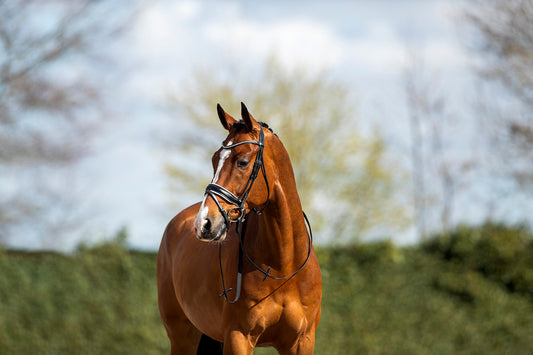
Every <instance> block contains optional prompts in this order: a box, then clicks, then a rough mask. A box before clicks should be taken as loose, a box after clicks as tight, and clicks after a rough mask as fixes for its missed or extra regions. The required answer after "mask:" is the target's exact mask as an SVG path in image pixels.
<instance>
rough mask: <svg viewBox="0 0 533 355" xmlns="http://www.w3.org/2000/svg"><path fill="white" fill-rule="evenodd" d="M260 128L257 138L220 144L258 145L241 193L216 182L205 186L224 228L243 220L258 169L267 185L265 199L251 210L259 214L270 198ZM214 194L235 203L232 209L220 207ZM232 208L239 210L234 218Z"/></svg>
mask: <svg viewBox="0 0 533 355" xmlns="http://www.w3.org/2000/svg"><path fill="white" fill-rule="evenodd" d="M259 127H260V128H261V131H260V133H259V140H257V141H254V140H247V141H242V142H238V143H235V144H230V145H224V144H222V149H233V148H235V147H238V146H240V145H243V144H255V145H258V146H259V151H258V152H257V155H256V156H255V162H254V166H253V169H252V174H250V178H249V179H248V182H247V183H246V186H245V187H244V190H243V192H242V194H241V195H240V196H239V197H237V196H235V194H233V193H232V192H231V191H229V190H227V189H226V188H225V187H223V186H220V185H218V184H209V185H207V187H206V188H205V193H206V194H207V195H209V196H211V198H212V199H213V200H215V203H216V204H217V206H218V210H219V211H220V213H221V214H222V216H223V217H224V222H225V223H226V229H227V230H229V227H230V223H231V222H243V221H244V219H245V218H246V200H247V199H248V195H249V194H250V191H251V190H252V186H253V185H254V182H255V180H256V179H257V176H258V175H259V170H261V171H262V172H263V177H264V178H265V183H266V186H267V199H266V202H265V203H264V205H263V207H262V208H261V209H260V210H256V209H255V208H252V211H254V212H255V213H256V214H261V213H262V212H263V211H264V210H265V208H266V206H267V205H268V200H269V199H270V187H269V186H268V178H267V175H266V171H265V165H264V164H263V149H264V148H265V134H264V133H263V127H262V126H259ZM216 196H218V197H220V198H222V199H223V200H224V201H226V202H228V203H230V204H232V205H235V207H233V208H232V209H230V210H229V211H228V212H226V210H225V209H224V208H222V205H221V204H220V202H219V201H218V199H217V198H216ZM234 210H237V211H238V212H239V215H238V216H237V217H235V218H233V217H232V216H231V214H232V213H231V212H233V211H234Z"/></svg>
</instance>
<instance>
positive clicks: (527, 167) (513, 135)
mask: <svg viewBox="0 0 533 355" xmlns="http://www.w3.org/2000/svg"><path fill="white" fill-rule="evenodd" d="M465 18H466V22H467V24H468V25H469V27H470V28H471V29H473V30H474V33H475V34H476V36H475V38H474V40H473V41H472V42H471V43H472V46H473V48H474V49H475V50H476V51H478V52H480V53H481V54H482V55H483V56H482V57H481V60H480V71H479V72H480V74H481V75H482V77H483V78H486V79H488V80H490V81H494V82H496V83H499V84H502V86H503V87H505V88H507V89H508V90H509V92H510V93H512V94H513V96H514V97H515V98H516V99H518V101H519V103H522V104H523V105H524V108H523V109H522V110H517V109H516V105H511V107H509V105H507V107H505V108H503V109H498V110H495V109H494V108H492V107H491V109H490V111H492V115H491V116H493V117H494V120H493V122H494V123H495V124H496V125H497V126H498V127H499V128H500V129H498V130H497V133H498V135H497V139H498V141H499V142H503V144H501V145H495V146H497V147H498V148H500V153H502V157H503V159H501V161H500V163H503V164H500V166H505V167H506V168H507V170H508V171H510V172H511V173H512V175H513V176H514V177H515V178H516V180H517V181H518V182H519V183H521V184H522V185H524V186H529V187H533V114H532V112H533V110H532V109H533V2H532V1H531V0H508V1H500V0H489V1H486V0H470V1H469V2H467V6H466V7H465ZM492 94H493V93H492ZM487 101H488V102H487V104H488V105H491V106H492V105H494V103H495V102H498V98H497V97H496V98H495V97H494V96H493V95H492V96H491V97H490V98H489V99H488V100H487ZM510 157H512V158H510Z"/></svg>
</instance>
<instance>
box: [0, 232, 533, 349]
mask: <svg viewBox="0 0 533 355" xmlns="http://www.w3.org/2000/svg"><path fill="white" fill-rule="evenodd" d="M531 240H532V237H531V234H529V233H528V232H527V231H526V230H525V229H523V228H508V227H505V226H500V225H491V224H487V225H485V226H482V227H480V228H466V227H462V228H458V229H457V231H454V232H453V233H450V234H448V235H439V236H436V237H435V238H433V239H431V240H430V241H428V242H426V243H424V244H422V245H420V246H416V247H404V248H399V247H397V246H395V245H394V244H392V243H391V242H378V243H369V244H360V245H355V246H351V247H344V248H318V256H319V260H320V263H321V267H322V273H323V289H324V292H323V294H324V298H323V307H322V320H321V323H320V325H319V328H318V332H317V345H316V349H315V353H316V354H327V355H329V354H455V353H464V354H470V353H475V354H491V353H492V354H503V353H508V354H527V353H532V350H531V344H533V298H532V297H531V272H532V271H533V266H532V264H531V256H532V251H531ZM155 268H156V267H155V254H154V253H141V252H134V251H128V250H127V249H126V248H125V247H124V238H122V239H120V238H119V239H117V240H116V241H115V242H112V243H107V244H103V245H99V246H96V247H92V248H89V247H82V248H80V249H79V250H78V251H77V252H76V253H74V254H73V255H68V256H67V255H61V254H55V253H26V252H15V251H4V252H0V354H166V353H168V352H169V342H168V340H167V338H166V334H165V331H164V328H163V326H162V324H161V321H160V318H159V313H158V309H157V294H156V279H155ZM258 352H259V351H258ZM261 353H265V352H264V351H263V352H261Z"/></svg>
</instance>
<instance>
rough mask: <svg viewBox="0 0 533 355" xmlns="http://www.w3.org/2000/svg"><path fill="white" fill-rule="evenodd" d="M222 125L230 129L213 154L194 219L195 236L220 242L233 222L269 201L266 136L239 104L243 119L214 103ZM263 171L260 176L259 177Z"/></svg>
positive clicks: (260, 208) (260, 125)
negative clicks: (208, 180)
mask: <svg viewBox="0 0 533 355" xmlns="http://www.w3.org/2000/svg"><path fill="white" fill-rule="evenodd" d="M217 111H218V117H219V119H220V122H221V123H222V126H223V127H224V128H225V129H226V130H227V131H228V132H229V134H228V136H227V138H226V139H225V140H224V142H223V143H222V147H221V148H220V149H219V150H218V151H216V152H215V154H213V158H212V163H213V170H214V176H213V180H212V181H211V184H209V185H208V186H207V188H206V193H205V196H204V200H203V202H202V204H201V207H200V210H199V211H198V214H197V215H196V218H195V221H194V229H195V233H196V236H197V237H198V239H200V240H203V241H219V242H221V241H223V240H224V239H225V238H226V235H227V232H228V230H229V228H230V225H231V223H233V222H242V221H243V220H244V219H245V218H246V215H247V214H248V213H249V212H250V211H255V212H256V213H260V211H262V210H263V209H264V208H265V207H266V204H267V203H268V199H269V195H270V187H269V185H268V179H267V172H266V169H265V164H264V163H265V162H264V159H265V157H264V148H265V141H266V135H270V131H268V130H263V126H262V124H260V123H258V122H257V121H256V120H255V119H254V118H253V117H252V115H251V114H250V113H249V112H248V109H247V108H246V106H245V105H244V104H242V103H241V116H242V121H237V120H236V119H234V118H233V117H232V116H230V115H229V114H227V113H226V112H225V111H224V110H223V109H222V107H221V106H220V105H217ZM259 172H262V175H263V178H259Z"/></svg>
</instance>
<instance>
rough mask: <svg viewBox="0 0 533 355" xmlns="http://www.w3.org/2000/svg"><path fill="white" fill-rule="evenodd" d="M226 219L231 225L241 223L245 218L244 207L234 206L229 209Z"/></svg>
mask: <svg viewBox="0 0 533 355" xmlns="http://www.w3.org/2000/svg"><path fill="white" fill-rule="evenodd" d="M226 213H227V215H228V219H229V221H230V222H231V223H234V222H242V221H244V218H245V216H246V210H245V208H244V207H239V206H235V207H233V208H231V209H230V210H229V211H228V212H226Z"/></svg>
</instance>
